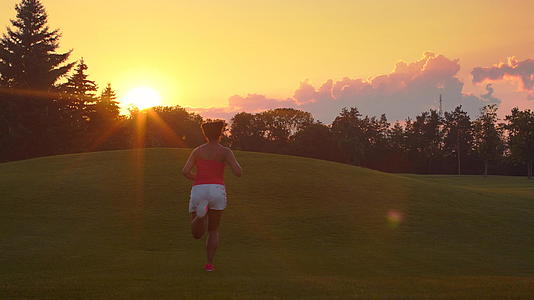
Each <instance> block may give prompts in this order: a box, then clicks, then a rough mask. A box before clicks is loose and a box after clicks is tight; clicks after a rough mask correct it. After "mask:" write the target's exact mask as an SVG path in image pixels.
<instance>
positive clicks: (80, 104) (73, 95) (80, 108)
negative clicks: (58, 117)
mask: <svg viewBox="0 0 534 300" xmlns="http://www.w3.org/2000/svg"><path fill="white" fill-rule="evenodd" d="M87 69H88V67H87V65H86V64H85V61H84V60H83V59H81V60H80V62H79V63H78V65H77V67H76V70H75V71H74V74H72V75H71V76H70V77H69V78H68V80H67V82H66V83H64V84H63V85H61V87H60V90H61V91H62V92H63V94H64V95H63V97H62V99H61V101H62V102H63V108H62V113H63V116H64V117H65V118H66V119H68V120H69V131H70V136H69V137H68V139H69V140H70V141H71V142H74V144H73V145H72V146H73V147H74V149H77V150H80V148H79V147H81V146H82V145H81V143H82V140H80V139H79V138H83V134H82V133H83V132H84V131H86V130H87V129H88V126H89V122H90V121H91V120H92V119H93V118H94V117H95V102H96V91H97V89H98V88H97V85H96V83H95V82H94V81H92V80H89V79H88V77H89V76H88V75H87V73H86V71H87Z"/></svg>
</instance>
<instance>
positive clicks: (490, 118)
mask: <svg viewBox="0 0 534 300" xmlns="http://www.w3.org/2000/svg"><path fill="white" fill-rule="evenodd" d="M480 112H481V114H480V116H479V117H478V118H477V119H476V120H475V121H474V122H473V136H474V147H475V150H476V152H477V154H478V156H479V157H480V159H482V161H483V162H484V176H487V175H488V164H489V161H492V160H496V159H498V158H499V157H500V156H501V155H502V153H503V151H504V143H503V138H502V134H503V132H502V128H501V127H499V126H498V125H497V120H498V119H497V105H495V104H492V105H487V106H484V107H483V108H482V109H481V111H480Z"/></svg>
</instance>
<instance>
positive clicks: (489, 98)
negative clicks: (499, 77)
mask: <svg viewBox="0 0 534 300" xmlns="http://www.w3.org/2000/svg"><path fill="white" fill-rule="evenodd" d="M486 91H487V93H485V94H482V95H480V97H482V99H485V100H486V101H487V102H488V104H499V103H500V102H501V101H500V100H499V99H497V98H495V97H493V92H494V91H495V90H494V89H493V87H492V84H491V83H488V84H486Z"/></svg>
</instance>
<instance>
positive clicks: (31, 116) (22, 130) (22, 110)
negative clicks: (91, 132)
mask: <svg viewBox="0 0 534 300" xmlns="http://www.w3.org/2000/svg"><path fill="white" fill-rule="evenodd" d="M15 9H16V18H15V19H14V20H11V24H12V26H11V28H7V32H6V33H4V34H3V36H2V37H1V38H0V87H2V88H4V89H3V90H0V107H1V108H0V109H1V110H2V112H1V113H0V114H2V115H3V117H0V119H2V123H3V126H4V127H5V128H7V131H6V135H5V136H4V138H2V140H3V142H2V144H5V146H4V145H0V148H4V149H8V150H7V151H4V152H3V153H0V156H2V157H3V159H7V160H11V159H22V158H26V157H31V156H36V155H49V154H53V153H57V152H58V146H57V145H58V141H60V140H61V133H59V132H60V131H61V130H62V129H61V128H62V125H61V124H62V120H61V118H60V115H59V114H58V111H59V105H60V103H59V102H57V101H56V100H57V99H54V97H53V94H49V93H26V92H28V91H31V90H34V91H35V90H39V91H45V92H47V91H50V90H52V89H54V88H55V84H56V83H57V81H58V79H59V78H61V77H62V76H63V75H65V74H66V73H67V72H69V70H70V69H71V68H72V66H73V65H74V64H72V63H67V62H66V61H67V60H68V58H69V56H70V51H69V52H67V53H57V52H56V50H57V49H58V47H59V38H60V36H61V35H60V34H59V31H58V30H53V31H51V30H50V29H49V28H48V26H47V22H48V17H47V14H46V11H45V9H44V7H43V5H42V4H41V2H40V1H38V0H22V1H21V2H20V3H19V4H17V5H16V7H15ZM58 139H59V140H58ZM59 148H60V147H59ZM59 151H63V150H59Z"/></svg>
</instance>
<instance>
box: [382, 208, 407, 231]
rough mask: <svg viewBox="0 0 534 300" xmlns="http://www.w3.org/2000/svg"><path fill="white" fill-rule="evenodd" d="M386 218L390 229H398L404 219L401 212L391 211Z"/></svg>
mask: <svg viewBox="0 0 534 300" xmlns="http://www.w3.org/2000/svg"><path fill="white" fill-rule="evenodd" d="M386 218H387V221H388V224H389V227H391V228H397V227H398V226H399V224H400V223H401V222H402V220H403V219H404V216H403V214H402V213H401V212H400V211H397V210H390V211H388V213H387V217H386Z"/></svg>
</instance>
